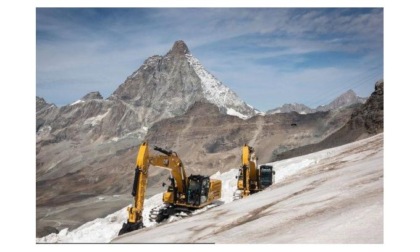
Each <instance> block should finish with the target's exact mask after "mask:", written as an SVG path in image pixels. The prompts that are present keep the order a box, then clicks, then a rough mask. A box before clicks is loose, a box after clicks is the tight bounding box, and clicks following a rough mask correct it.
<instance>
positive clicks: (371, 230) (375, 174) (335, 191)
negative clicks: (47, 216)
mask: <svg viewBox="0 0 420 252" xmlns="http://www.w3.org/2000/svg"><path fill="white" fill-rule="evenodd" d="M272 165H273V166H274V168H275V171H276V178H275V181H276V183H275V184H274V185H273V186H271V187H270V188H268V189H266V190H265V191H263V192H260V193H257V194H254V195H252V196H250V197H248V198H245V199H242V200H238V201H234V202H232V200H233V199H232V195H233V192H234V190H235V186H236V179H235V175H236V174H237V169H231V170H230V171H229V172H226V173H222V174H220V173H217V174H215V175H213V177H214V178H218V179H221V180H222V190H223V191H222V199H221V201H220V202H219V204H221V205H220V206H218V207H214V208H211V209H208V210H207V211H200V212H198V213H195V215H193V216H191V217H188V218H184V219H170V220H169V221H168V222H170V223H161V224H159V225H156V226H153V225H152V224H151V223H149V222H147V221H146V222H145V225H146V227H148V228H145V229H142V230H138V231H135V232H131V233H128V234H126V235H124V236H120V237H116V236H117V232H118V230H119V229H120V228H121V225H122V223H123V222H124V221H125V219H126V215H127V213H126V210H125V208H124V209H121V210H120V211H118V212H116V213H114V214H111V215H109V216H107V217H105V218H101V219H96V220H94V221H92V222H89V223H86V224H85V225H83V226H81V227H79V228H77V229H75V230H73V231H70V232H68V231H66V230H62V231H61V232H60V233H59V234H50V235H48V236H46V237H43V238H40V239H37V242H109V241H111V240H112V239H114V240H112V242H117V243H383V134H379V135H376V136H374V137H371V138H368V139H364V140H361V141H358V142H354V143H351V144H348V145H344V146H340V147H337V148H333V149H327V150H323V151H320V152H316V153H312V154H309V155H305V156H301V157H296V158H292V159H288V160H283V161H278V162H274V163H272ZM160 202H161V195H160V194H159V195H156V196H154V197H152V198H150V199H147V200H146V206H145V210H144V212H143V217H144V219H145V220H147V215H148V212H149V210H150V209H151V207H153V206H155V205H157V204H159V203H160Z"/></svg>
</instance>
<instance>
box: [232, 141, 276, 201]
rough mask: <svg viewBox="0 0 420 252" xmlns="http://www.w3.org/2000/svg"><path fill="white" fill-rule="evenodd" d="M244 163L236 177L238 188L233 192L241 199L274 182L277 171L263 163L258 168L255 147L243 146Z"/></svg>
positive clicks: (234, 195) (242, 158)
mask: <svg viewBox="0 0 420 252" xmlns="http://www.w3.org/2000/svg"><path fill="white" fill-rule="evenodd" d="M241 160H242V165H241V167H240V168H239V174H238V176H237V177H236V178H237V179H238V182H237V190H236V191H235V192H234V194H233V199H234V200H237V199H241V198H243V197H246V196H249V195H250V194H253V193H256V192H259V191H261V190H264V189H265V188H266V187H268V186H270V185H272V184H273V182H274V175H275V171H273V166H271V165H261V166H260V167H259V168H258V165H257V160H258V157H257V155H256V153H255V150H254V148H253V147H251V146H248V145H246V144H245V145H244V146H243V147H242V156H241Z"/></svg>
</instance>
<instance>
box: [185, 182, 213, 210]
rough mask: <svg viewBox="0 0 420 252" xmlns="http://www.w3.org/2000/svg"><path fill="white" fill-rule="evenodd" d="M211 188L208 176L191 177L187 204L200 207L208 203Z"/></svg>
mask: <svg viewBox="0 0 420 252" xmlns="http://www.w3.org/2000/svg"><path fill="white" fill-rule="evenodd" d="M209 188H210V178H209V177H208V176H201V175H191V176H189V177H188V189H187V204H189V205H194V206H199V205H201V204H203V203H206V202H207V198H208V194H209Z"/></svg>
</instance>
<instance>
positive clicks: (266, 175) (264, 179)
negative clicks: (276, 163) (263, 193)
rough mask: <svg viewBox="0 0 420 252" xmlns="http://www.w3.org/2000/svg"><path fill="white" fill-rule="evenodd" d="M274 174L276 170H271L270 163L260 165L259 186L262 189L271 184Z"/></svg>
mask: <svg viewBox="0 0 420 252" xmlns="http://www.w3.org/2000/svg"><path fill="white" fill-rule="evenodd" d="M275 174H276V172H275V171H273V166H271V165H261V166H260V188H261V189H262V190H263V189H265V188H267V187H269V186H271V185H272V184H273V182H274V175H275Z"/></svg>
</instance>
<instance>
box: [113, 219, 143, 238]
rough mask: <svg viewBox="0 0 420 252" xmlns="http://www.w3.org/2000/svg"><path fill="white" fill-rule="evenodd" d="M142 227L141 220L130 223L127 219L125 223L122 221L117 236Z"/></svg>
mask: <svg viewBox="0 0 420 252" xmlns="http://www.w3.org/2000/svg"><path fill="white" fill-rule="evenodd" d="M143 227H144V225H143V222H141V221H139V222H136V223H130V222H128V221H127V223H123V226H122V228H121V230H120V232H118V236H120V235H123V234H126V233H129V232H132V231H135V230H137V229H141V228H143Z"/></svg>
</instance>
